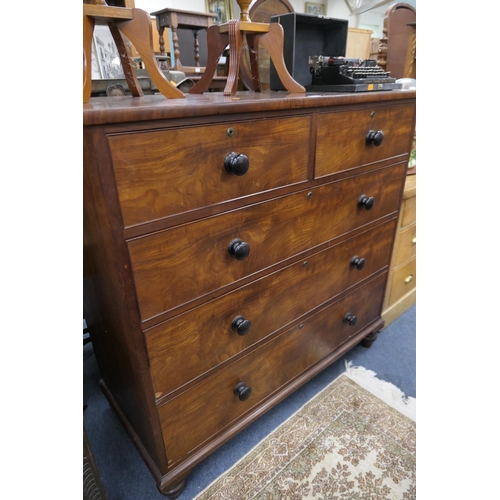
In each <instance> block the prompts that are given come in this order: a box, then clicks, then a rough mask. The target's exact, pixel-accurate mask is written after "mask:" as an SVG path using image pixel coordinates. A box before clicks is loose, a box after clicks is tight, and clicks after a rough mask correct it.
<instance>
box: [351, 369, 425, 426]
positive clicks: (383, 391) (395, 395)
mask: <svg viewBox="0 0 500 500" xmlns="http://www.w3.org/2000/svg"><path fill="white" fill-rule="evenodd" d="M345 369H346V371H345V375H347V376H348V377H349V378H350V379H351V380H353V381H354V382H356V383H357V384H359V385H360V386H361V387H363V389H366V390H367V391H369V392H371V393H372V394H373V395H374V396H376V397H377V398H379V399H381V400H382V401H384V402H385V403H387V404H388V405H390V406H391V407H392V408H394V409H395V410H397V411H399V412H400V413H402V414H403V415H405V416H406V417H408V418H410V419H411V420H413V421H414V422H416V421H417V416H416V413H417V400H416V399H415V398H413V397H411V396H405V394H404V392H403V391H401V389H399V388H398V387H396V386H395V385H393V384H391V383H390V382H386V381H385V380H380V379H379V378H377V377H376V375H377V374H376V373H375V372H374V371H372V370H367V369H366V368H364V367H362V366H352V361H347V360H345Z"/></svg>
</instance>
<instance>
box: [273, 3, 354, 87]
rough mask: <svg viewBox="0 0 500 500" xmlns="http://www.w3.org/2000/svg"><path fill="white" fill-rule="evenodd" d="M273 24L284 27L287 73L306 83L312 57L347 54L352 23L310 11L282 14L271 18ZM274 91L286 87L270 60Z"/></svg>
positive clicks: (309, 79)
mask: <svg viewBox="0 0 500 500" xmlns="http://www.w3.org/2000/svg"><path fill="white" fill-rule="evenodd" d="M271 22H272V23H279V24H281V26H283V32H284V44H283V58H284V60H285V65H286V67H287V69H288V72H289V73H290V75H292V77H293V78H294V80H296V81H297V82H298V83H300V84H301V85H303V86H304V87H305V86H306V85H310V84H311V72H310V71H309V56H321V55H323V56H333V57H340V56H342V57H345V55H346V47H347V30H348V24H349V22H348V21H347V20H345V19H334V18H331V17H324V16H313V15H310V14H298V13H296V12H292V13H289V14H280V15H277V16H272V17H271ZM270 88H271V90H286V89H285V87H284V86H283V84H282V83H281V80H280V79H279V77H278V74H277V73H276V69H275V67H274V64H273V62H272V60H271V64H270Z"/></svg>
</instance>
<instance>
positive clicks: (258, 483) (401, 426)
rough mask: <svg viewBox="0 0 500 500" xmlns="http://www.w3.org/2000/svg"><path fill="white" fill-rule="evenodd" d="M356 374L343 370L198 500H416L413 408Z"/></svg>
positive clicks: (197, 499)
mask: <svg viewBox="0 0 500 500" xmlns="http://www.w3.org/2000/svg"><path fill="white" fill-rule="evenodd" d="M361 370H363V369H361ZM348 372H349V368H348ZM365 373H368V372H367V371H365ZM370 373H371V374H372V375H375V374H374V373H373V372H370ZM352 378H356V377H352ZM352 378H350V377H349V375H348V374H342V375H340V376H339V377H338V378H337V379H335V380H334V381H333V382H332V383H331V384H330V385H329V386H328V387H326V388H325V389H324V390H323V391H322V392H320V393H319V394H318V395H317V396H316V397H315V398H313V399H312V400H311V401H309V402H308V403H306V404H305V405H304V406H303V407H302V408H301V409H300V410H299V411H298V412H296V413H295V414H294V415H292V416H291V417H290V418H289V419H288V420H287V421H286V422H284V423H283V424H282V425H281V426H280V427H278V428H277V429H276V430H275V431H274V432H272V433H271V434H270V435H269V436H268V437H267V438H266V439H264V440H263V441H262V442H261V443H260V444H258V445H257V446H256V447H255V448H254V449H253V450H252V451H250V452H249V453H248V454H247V455H246V456H245V457H243V458H242V459H241V460H240V461H239V462H238V463H237V464H236V465H235V466H234V467H233V468H232V469H230V470H229V471H227V472H226V473H225V474H223V475H222V476H221V477H219V478H218V479H217V480H216V481H214V482H213V483H212V484H211V485H209V486H208V487H207V488H206V489H205V490H204V491H203V492H201V493H200V494H199V495H198V496H197V497H196V500H250V499H255V500H276V499H280V500H284V499H287V500H288V499H290V500H292V499H293V500H305V499H315V500H337V499H338V500H399V499H401V500H412V499H415V498H416V478H415V471H416V457H415V446H416V423H415V421H414V420H413V419H412V418H410V417H409V416H405V415H404V414H403V413H406V415H408V414H409V413H411V412H408V411H403V413H401V412H399V411H398V410H396V409H395V407H394V405H392V404H391V405H389V404H388V403H387V402H384V401H382V399H379V398H378V397H376V396H375V395H374V394H372V392H375V393H377V391H372V392H369V391H368V390H367V389H365V388H363V387H362V386H361V385H359V384H358V383H356V382H354V380H352ZM365 379H366V377H365ZM374 380H375V382H376V384H375V386H377V385H378V388H380V386H381V384H386V385H387V387H389V391H388V392H389V393H390V392H391V390H390V389H391V388H394V386H392V385H391V384H388V383H386V382H383V381H380V380H378V379H374ZM362 385H363V386H364V387H367V384H366V383H363V384H362ZM396 390H397V389H396ZM384 399H385V401H387V400H388V398H384ZM401 403H402V404H401V409H403V408H404V407H405V406H406V404H405V403H406V402H405V401H404V400H402V401H401Z"/></svg>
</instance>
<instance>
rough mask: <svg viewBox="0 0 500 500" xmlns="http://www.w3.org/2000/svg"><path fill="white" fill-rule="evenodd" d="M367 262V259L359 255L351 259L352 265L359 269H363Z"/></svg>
mask: <svg viewBox="0 0 500 500" xmlns="http://www.w3.org/2000/svg"><path fill="white" fill-rule="evenodd" d="M365 264H366V260H365V259H363V258H362V257H358V256H357V255H355V256H354V257H353V258H352V259H351V267H355V268H356V269H357V270H358V271H361V270H362V269H363V268H364V267H365Z"/></svg>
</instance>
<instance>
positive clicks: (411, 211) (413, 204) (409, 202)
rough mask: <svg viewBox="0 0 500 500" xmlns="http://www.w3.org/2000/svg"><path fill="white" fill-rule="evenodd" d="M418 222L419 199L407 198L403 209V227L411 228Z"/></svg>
mask: <svg viewBox="0 0 500 500" xmlns="http://www.w3.org/2000/svg"><path fill="white" fill-rule="evenodd" d="M416 221H417V197H416V196H413V197H412V198H407V199H406V200H404V202H403V205H402V207H401V227H402V228H403V227H406V226H409V225H410V224H414V223H415V222H416Z"/></svg>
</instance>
